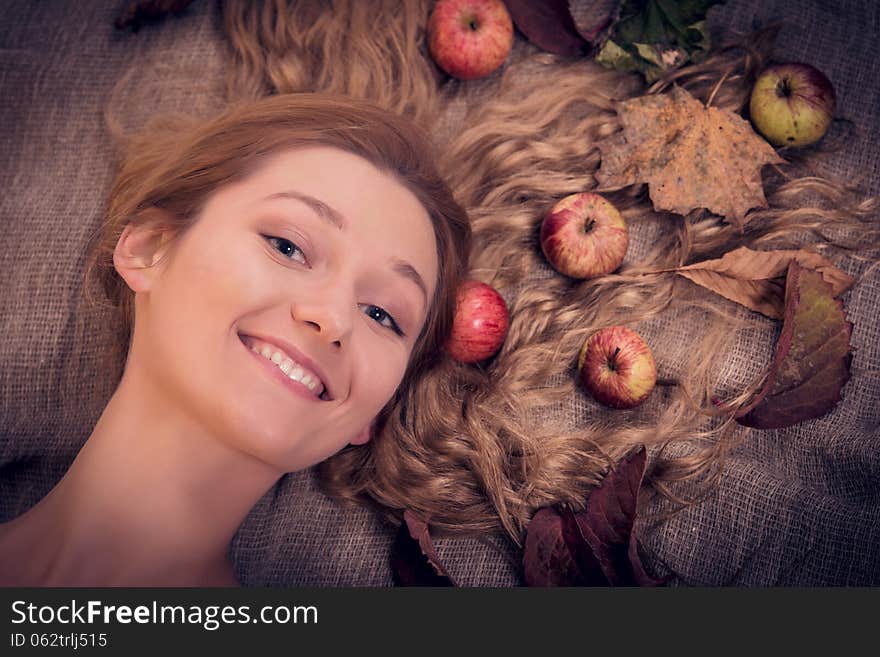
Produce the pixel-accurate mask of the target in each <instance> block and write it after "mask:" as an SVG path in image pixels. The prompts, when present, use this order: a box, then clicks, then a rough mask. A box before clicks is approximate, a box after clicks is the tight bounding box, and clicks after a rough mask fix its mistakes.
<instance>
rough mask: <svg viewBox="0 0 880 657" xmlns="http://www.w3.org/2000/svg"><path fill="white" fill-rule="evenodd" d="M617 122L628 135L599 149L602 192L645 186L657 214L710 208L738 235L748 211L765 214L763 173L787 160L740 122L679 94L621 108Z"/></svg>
mask: <svg viewBox="0 0 880 657" xmlns="http://www.w3.org/2000/svg"><path fill="white" fill-rule="evenodd" d="M618 115H619V117H620V122H621V125H622V126H623V130H622V131H621V132H618V133H615V134H614V135H611V136H610V137H607V138H606V139H603V140H602V141H600V142H599V143H598V147H599V150H600V151H601V154H602V164H601V168H600V169H599V171H597V172H596V180H597V182H598V184H599V191H610V190H614V189H620V188H621V187H626V186H627V185H633V184H636V183H640V182H645V183H648V191H649V194H650V196H651V201H652V202H653V204H654V209H656V210H668V211H670V212H676V213H678V214H681V215H686V214H687V213H689V212H690V211H691V210H695V209H698V208H706V209H708V210H709V211H710V212H713V213H715V214H718V215H721V216H723V217H725V218H726V219H727V221H728V222H730V223H732V224H733V225H735V226H736V227H737V228H738V229H740V230H742V228H743V226H744V225H745V224H746V222H747V221H748V217H747V216H746V213H747V212H748V211H749V210H750V209H751V208H755V207H762V208H763V207H767V200H766V198H765V197H764V188H763V185H762V182H761V168H762V167H763V166H764V165H765V164H772V163H780V162H783V160H782V158H780V157H779V156H778V155H777V154H776V151H774V150H773V148H772V147H771V146H770V145H769V144H768V143H767V142H766V141H765V140H764V139H762V138H761V137H760V136H758V135H757V134H756V133H755V131H754V130H752V127H751V126H750V125H749V123H748V122H747V121H745V120H744V119H743V118H742V117H740V116H738V115H737V114H734V113H733V112H730V111H728V110H725V109H720V108H717V107H706V106H704V105H703V104H702V103H701V102H700V101H699V100H697V99H696V98H694V97H693V96H692V95H691V94H690V93H688V92H687V90H685V89H683V88H681V87H678V86H675V87H673V89H672V92H671V93H670V94H663V95H647V96H641V97H639V98H634V99H632V100H628V101H623V102H621V103H620V104H619V105H618Z"/></svg>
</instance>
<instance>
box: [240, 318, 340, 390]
mask: <svg viewBox="0 0 880 657" xmlns="http://www.w3.org/2000/svg"><path fill="white" fill-rule="evenodd" d="M238 337H239V339H240V340H241V341H242V343H244V346H246V347H247V348H248V349H250V350H251V351H253V352H254V353H255V354H257V355H258V356H260V357H261V358H264V359H266V360H267V361H268V362H269V363H271V364H273V365H275V367H277V368H278V371H279V372H281V373H282V374H284V376H286V377H287V378H288V379H290V380H291V381H292V382H294V383H298V384H299V385H301V386H303V387H304V388H305V389H306V390H308V391H309V392H311V393H312V394H313V395H314V396H315V397H316V398H317V399H320V400H321V401H332V399H333V398H332V397H331V396H330V394H329V393H328V391H327V386H326V385H325V384H324V382H323V381H322V380H321V377H320V376H318V375H317V374H316V373H315V372H313V371H312V370H310V369H309V368H308V367H306V366H305V365H303V364H302V363H299V362H297V361H296V359H294V358H291V357H290V356H289V355H288V354H287V353H285V352H284V350H283V349H279V348H278V347H276V346H275V345H273V344H270V343H268V342H265V341H263V340H259V339H258V338H254V337H252V336H250V335H244V334H241V333H240V334H239V336H238Z"/></svg>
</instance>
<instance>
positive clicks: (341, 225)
mask: <svg viewBox="0 0 880 657" xmlns="http://www.w3.org/2000/svg"><path fill="white" fill-rule="evenodd" d="M275 199H293V200H294V201H300V202H301V203H305V204H306V205H307V206H309V207H310V208H311V209H312V211H313V212H314V213H315V214H316V215H318V216H319V217H321V219H324V220H325V221H328V222H329V223H331V224H333V225H334V226H336V228H338V229H339V230H345V229H346V227H347V226H348V222H347V221H346V219H345V217H344V216H343V214H342V213H341V212H339V211H338V210H335V209H333V208H331V207H330V206H329V205H327V204H326V203H324V201H322V200H321V199H318V198H315V197H314V196H310V195H308V194H303V193H302V192H297V191H294V190H289V191H286V192H276V193H275V194H269V196H267V197H266V198H264V199H263V200H264V201H272V200H275Z"/></svg>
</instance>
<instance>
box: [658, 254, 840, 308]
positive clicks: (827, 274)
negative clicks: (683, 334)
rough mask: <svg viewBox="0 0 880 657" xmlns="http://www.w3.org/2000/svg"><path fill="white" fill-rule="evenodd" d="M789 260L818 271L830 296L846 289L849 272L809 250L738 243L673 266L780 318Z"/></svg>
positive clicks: (711, 287) (702, 284)
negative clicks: (715, 255) (770, 248)
mask: <svg viewBox="0 0 880 657" xmlns="http://www.w3.org/2000/svg"><path fill="white" fill-rule="evenodd" d="M792 262H797V263H798V264H800V265H801V266H802V267H809V268H810V269H813V270H815V271H818V272H819V273H820V274H821V275H822V279H823V280H824V281H825V282H826V283H828V284H829V285H831V291H832V296H835V297H836V296H839V295H841V294H843V293H844V292H846V291H847V290H848V289H849V288H850V287H852V284H853V282H854V279H853V278H852V276H849V275H848V274H846V273H845V272H843V271H841V270H840V269H838V268H837V267H836V266H835V265H834V263H833V262H831V261H830V260H828V259H827V258H825V257H823V256H821V255H819V254H818V253H813V252H812V251H805V250H803V249H800V250H776V251H753V250H752V249H750V248H748V247H745V246H743V247H740V248H738V249H735V250H733V251H731V252H729V253H726V254H724V256H723V257H722V258H719V259H716V260H704V261H702V262H696V263H693V264H690V265H686V266H684V267H678V268H677V269H673V270H671V271H674V272H675V273H677V274H679V275H681V276H684V277H685V278H687V279H688V280H691V281H693V282H694V283H696V284H697V285H701V286H703V287H705V288H708V289H710V290H712V291H713V292H715V293H717V294H720V295H721V296H723V297H725V298H726V299H730V300H731V301H734V302H736V303H738V304H741V305H743V306H745V307H746V308H749V309H751V310H755V311H757V312H759V313H762V314H764V315H767V317H771V318H773V319H782V317H783V313H784V307H785V278H784V277H785V273H786V271H787V270H788V266H789V265H790V264H791V263H792Z"/></svg>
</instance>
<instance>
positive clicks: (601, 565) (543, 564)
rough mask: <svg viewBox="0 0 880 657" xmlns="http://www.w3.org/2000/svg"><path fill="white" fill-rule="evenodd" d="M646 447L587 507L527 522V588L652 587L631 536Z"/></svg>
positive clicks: (545, 512)
mask: <svg viewBox="0 0 880 657" xmlns="http://www.w3.org/2000/svg"><path fill="white" fill-rule="evenodd" d="M645 462H646V453H645V448H644V447H642V448H641V449H639V450H637V451H635V452H633V453H632V454H631V455H630V456H628V457H627V458H625V459H623V460H622V461H621V462H620V463H619V464H618V465H617V467H616V468H615V469H614V470H612V471H611V472H609V473H608V474H607V475H606V476H605V478H604V479H603V480H602V483H601V484H600V485H599V486H598V487H597V488H596V489H595V490H594V491H592V492H591V493H590V496H589V498H588V499H587V505H586V508H585V509H584V510H583V511H579V512H577V513H575V512H573V511H572V510H571V509H570V508H568V507H560V508H555V507H545V508H543V509H540V510H539V511H538V512H537V513H536V514H535V516H534V517H533V518H532V520H531V522H529V526H528V528H527V531H526V543H525V551H524V553H523V566H524V570H525V579H526V583H527V584H528V585H529V586H656V585H658V584H661V583H663V580H657V579H654V578H652V577H651V576H650V575H648V574H647V572H646V571H645V568H644V566H643V565H642V562H641V558H640V556H639V552H638V542H637V539H636V537H635V535H634V533H633V524H634V521H635V516H636V508H637V502H638V493H639V488H640V487H641V483H642V477H643V476H644V472H645Z"/></svg>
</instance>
